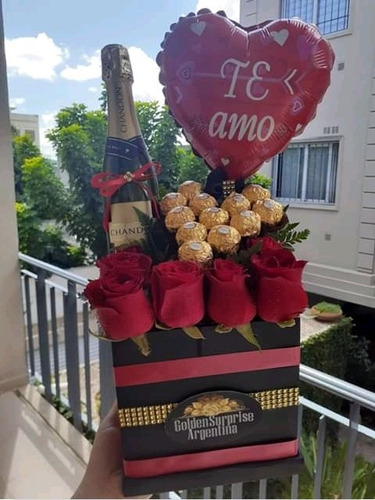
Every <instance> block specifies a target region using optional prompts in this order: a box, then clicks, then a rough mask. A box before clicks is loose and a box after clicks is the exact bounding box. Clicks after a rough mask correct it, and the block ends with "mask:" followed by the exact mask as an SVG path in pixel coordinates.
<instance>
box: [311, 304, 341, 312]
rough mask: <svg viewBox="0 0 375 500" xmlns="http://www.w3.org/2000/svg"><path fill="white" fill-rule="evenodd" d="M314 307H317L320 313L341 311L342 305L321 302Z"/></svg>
mask: <svg viewBox="0 0 375 500" xmlns="http://www.w3.org/2000/svg"><path fill="white" fill-rule="evenodd" d="M314 309H316V310H317V311H318V312H320V313H341V312H342V310H341V307H340V306H339V304H332V303H331V302H319V303H318V304H315V305H314Z"/></svg>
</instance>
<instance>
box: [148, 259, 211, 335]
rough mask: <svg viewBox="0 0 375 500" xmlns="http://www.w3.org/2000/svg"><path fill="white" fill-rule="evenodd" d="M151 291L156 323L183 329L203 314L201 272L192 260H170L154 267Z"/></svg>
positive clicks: (199, 318) (197, 320)
mask: <svg viewBox="0 0 375 500" xmlns="http://www.w3.org/2000/svg"><path fill="white" fill-rule="evenodd" d="M151 293H152V300H153V304H154V311H155V315H156V318H157V320H158V322H159V323H162V324H163V325H166V326H169V327H171V328H186V327H189V326H193V325H195V324H197V323H199V321H201V320H202V318H203V316H204V300H203V272H202V269H201V268H200V267H199V266H198V265H197V264H195V263H194V262H182V261H171V262H162V263H161V264H158V265H157V266H154V267H153V269H152V274H151Z"/></svg>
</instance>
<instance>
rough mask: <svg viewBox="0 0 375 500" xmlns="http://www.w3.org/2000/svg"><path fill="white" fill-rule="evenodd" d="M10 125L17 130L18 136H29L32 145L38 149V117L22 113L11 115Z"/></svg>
mask: <svg viewBox="0 0 375 500" xmlns="http://www.w3.org/2000/svg"><path fill="white" fill-rule="evenodd" d="M10 123H11V124H12V125H13V127H14V128H15V129H16V130H17V132H18V133H19V135H24V134H29V135H30V137H31V138H32V139H33V141H34V144H36V146H38V148H39V147H40V136H39V116H38V115H27V114H23V113H11V114H10Z"/></svg>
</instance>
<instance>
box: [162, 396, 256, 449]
mask: <svg viewBox="0 0 375 500" xmlns="http://www.w3.org/2000/svg"><path fill="white" fill-rule="evenodd" d="M261 414H262V410H261V407H260V406H259V404H258V402H257V401H256V400H255V399H253V398H251V397H250V396H248V395H247V394H243V393H240V392H235V391H218V392H210V393H204V394H199V395H197V396H193V397H191V398H189V399H187V400H185V401H183V402H182V403H181V404H179V405H178V407H177V408H176V409H175V410H174V411H173V412H172V413H171V414H170V415H169V416H168V419H167V422H166V427H165V428H166V433H167V434H168V436H169V437H170V438H172V439H174V440H176V441H179V442H184V443H191V444H193V443H196V442H207V444H215V445H221V444H225V443H226V442H227V441H233V440H236V439H238V438H240V437H242V436H243V435H245V434H248V433H250V432H251V431H252V430H253V428H254V427H255V425H256V424H257V423H259V421H260V419H261Z"/></svg>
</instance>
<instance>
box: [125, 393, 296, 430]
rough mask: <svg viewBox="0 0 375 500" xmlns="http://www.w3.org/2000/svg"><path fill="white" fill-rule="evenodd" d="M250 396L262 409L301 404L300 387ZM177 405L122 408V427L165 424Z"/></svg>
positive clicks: (251, 394)
mask: <svg viewBox="0 0 375 500" xmlns="http://www.w3.org/2000/svg"><path fill="white" fill-rule="evenodd" d="M249 396H251V397H253V398H254V399H256V400H257V401H258V403H259V404H260V406H261V408H262V410H276V409H279V408H288V407H290V406H297V405H298V404H299V388H298V387H288V388H286V389H274V390H270V391H260V392H251V393H250V394H249ZM177 406H178V403H167V404H162V405H151V406H138V407H135V408H120V409H119V410H118V414H119V419H120V427H139V426H143V425H156V424H164V422H165V421H166V420H167V417H168V415H169V414H170V413H171V412H172V410H174V409H175V408H176V407H177Z"/></svg>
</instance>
